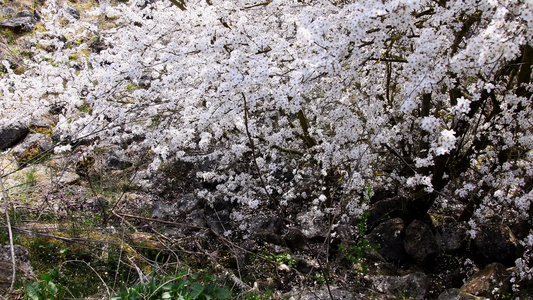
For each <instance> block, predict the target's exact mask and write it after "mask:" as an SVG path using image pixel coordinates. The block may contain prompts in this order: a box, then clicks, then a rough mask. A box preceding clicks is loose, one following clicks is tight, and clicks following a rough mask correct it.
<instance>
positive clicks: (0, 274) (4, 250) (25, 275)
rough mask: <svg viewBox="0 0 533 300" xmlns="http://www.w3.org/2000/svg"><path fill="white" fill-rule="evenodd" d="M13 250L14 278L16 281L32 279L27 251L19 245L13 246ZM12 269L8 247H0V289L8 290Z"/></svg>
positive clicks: (31, 269)
mask: <svg viewBox="0 0 533 300" xmlns="http://www.w3.org/2000/svg"><path fill="white" fill-rule="evenodd" d="M13 248H14V252H15V263H16V277H17V278H18V280H20V279H31V278H33V277H34V274H33V268H32V267H31V265H30V254H29V252H28V249H26V248H25V247H23V246H20V245H13ZM12 267H13V265H12V262H11V248H10V246H9V245H6V246H0V289H6V288H9V286H10V285H11V280H12V276H13V273H12Z"/></svg>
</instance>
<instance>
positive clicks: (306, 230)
mask: <svg viewBox="0 0 533 300" xmlns="http://www.w3.org/2000/svg"><path fill="white" fill-rule="evenodd" d="M296 220H297V221H298V223H300V227H301V228H302V232H303V234H304V235H305V237H306V238H308V239H314V240H318V241H324V240H325V239H326V236H327V235H328V227H327V223H326V221H325V220H324V219H323V218H317V217H315V215H314V212H312V211H308V212H302V213H299V214H298V215H297V216H296Z"/></svg>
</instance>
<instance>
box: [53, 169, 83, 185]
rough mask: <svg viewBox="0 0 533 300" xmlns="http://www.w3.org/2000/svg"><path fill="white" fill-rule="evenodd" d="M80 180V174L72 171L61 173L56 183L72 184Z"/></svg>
mask: <svg viewBox="0 0 533 300" xmlns="http://www.w3.org/2000/svg"><path fill="white" fill-rule="evenodd" d="M79 180H80V175H78V174H76V173H74V172H65V173H62V174H61V176H60V177H59V180H58V183H59V185H60V186H65V185H72V184H75V183H77V182H78V181H79Z"/></svg>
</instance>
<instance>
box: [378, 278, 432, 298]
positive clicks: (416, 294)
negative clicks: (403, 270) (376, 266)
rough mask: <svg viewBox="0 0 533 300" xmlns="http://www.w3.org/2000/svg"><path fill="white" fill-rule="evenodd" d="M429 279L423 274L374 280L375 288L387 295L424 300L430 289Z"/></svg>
mask: <svg viewBox="0 0 533 300" xmlns="http://www.w3.org/2000/svg"><path fill="white" fill-rule="evenodd" d="M429 284H430V280H429V277H428V276H427V275H426V274H424V273H421V272H417V273H412V274H408V275H405V276H401V277H400V276H385V277H381V278H377V279H375V280H374V288H375V289H376V290H377V291H379V292H380V293H384V294H387V295H398V294H400V293H401V294H403V295H404V296H406V297H410V298H415V299H424V297H425V296H426V293H427V292H428V289H429Z"/></svg>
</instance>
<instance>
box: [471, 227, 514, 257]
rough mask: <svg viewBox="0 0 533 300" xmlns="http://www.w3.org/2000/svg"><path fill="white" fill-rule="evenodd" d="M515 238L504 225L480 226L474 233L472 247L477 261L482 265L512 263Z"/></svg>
mask: <svg viewBox="0 0 533 300" xmlns="http://www.w3.org/2000/svg"><path fill="white" fill-rule="evenodd" d="M514 241H516V238H515V237H514V236H513V233H512V232H511V230H510V229H509V227H507V226H506V225H504V224H501V223H497V224H490V223H489V224H481V225H479V228H478V230H477V231H476V237H475V238H474V245H475V248H476V254H477V257H476V258H477V260H478V261H479V262H481V263H482V264H487V263H491V262H502V263H512V262H513V261H514V254H515V251H516V244H515V242H514Z"/></svg>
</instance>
